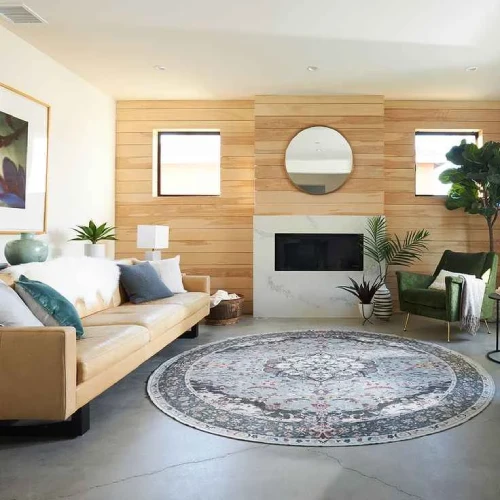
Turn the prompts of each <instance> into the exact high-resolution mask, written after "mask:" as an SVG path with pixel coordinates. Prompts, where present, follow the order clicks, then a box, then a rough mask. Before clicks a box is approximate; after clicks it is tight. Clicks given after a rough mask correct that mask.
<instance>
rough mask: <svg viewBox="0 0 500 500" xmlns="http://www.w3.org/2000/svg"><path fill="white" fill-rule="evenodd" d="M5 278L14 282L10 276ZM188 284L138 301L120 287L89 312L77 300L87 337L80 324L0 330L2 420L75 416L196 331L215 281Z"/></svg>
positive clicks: (193, 278) (194, 279)
mask: <svg viewBox="0 0 500 500" xmlns="http://www.w3.org/2000/svg"><path fill="white" fill-rule="evenodd" d="M135 262H138V261H135V260H131V261H130V263H135ZM0 278H1V279H3V280H4V281H6V282H7V283H8V284H11V285H12V284H13V280H12V277H10V276H9V275H8V274H7V275H6V274H1V275H0ZM183 283H184V287H185V289H186V290H187V293H183V294H176V295H174V296H173V297H170V298H168V299H161V300H157V301H154V302H147V303H144V304H139V305H134V304H131V303H127V302H125V301H124V297H123V296H122V295H121V293H120V290H119V289H118V288H117V290H116V292H115V294H114V296H113V299H112V300H111V302H110V303H109V304H103V303H100V304H99V305H97V306H95V307H93V309H92V310H90V311H89V310H88V309H86V308H85V306H84V305H83V304H82V303H77V304H75V307H76V308H77V310H78V312H79V314H80V317H81V318H82V323H83V326H84V330H85V335H84V337H83V338H82V339H80V340H76V335H75V331H74V328H67V327H40V328H38V327H35V328H6V327H2V328H0V421H4V420H26V419H29V420H33V419H36V420H51V421H63V420H65V419H68V418H69V417H70V416H71V415H73V414H75V412H77V410H79V409H81V408H84V407H85V406H86V405H87V404H88V403H89V401H91V400H92V399H94V398H95V397H96V396H98V395H99V394H101V393H102V392H103V391H105V390H106V389H108V388H109V387H111V386H112V385H113V384H115V383H116V382H117V381H119V380H120V379H121V378H123V377H124V376H125V375H127V374H128V373H130V372H131V371H132V370H134V369H135V368H137V367H138V366H139V365H140V364H141V363H143V362H144V361H145V360H147V359H149V358H150V357H151V356H153V355H154V354H155V353H157V352H158V351H160V350H161V349H163V348H164V347H165V346H166V345H167V344H169V343H170V342H172V341H173V340H175V339H176V338H177V337H179V336H181V335H182V334H184V333H185V332H188V331H189V330H190V329H191V331H192V332H193V333H194V334H195V335H196V334H197V327H198V323H199V322H200V321H201V320H202V319H203V318H204V317H205V316H206V315H207V314H208V313H209V304H210V299H209V296H210V279H209V277H208V276H184V277H183ZM195 335H191V336H195ZM187 336H190V335H189V333H188V334H187ZM85 430H86V429H85ZM85 430H83V432H85ZM83 432H79V434H81V433H83Z"/></svg>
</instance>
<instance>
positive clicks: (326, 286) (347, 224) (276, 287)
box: [253, 215, 376, 318]
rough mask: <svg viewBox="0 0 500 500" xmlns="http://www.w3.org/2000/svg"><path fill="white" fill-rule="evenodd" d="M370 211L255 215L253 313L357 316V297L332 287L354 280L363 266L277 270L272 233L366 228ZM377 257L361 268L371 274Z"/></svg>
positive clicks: (361, 231)
mask: <svg viewBox="0 0 500 500" xmlns="http://www.w3.org/2000/svg"><path fill="white" fill-rule="evenodd" d="M368 218H369V216H360V215H352V216H351V215H319V216H309V215H269V216H268V215H256V216H254V221H253V222H254V224H253V227H254V229H253V270H254V274H253V276H254V277H253V294H254V316H256V317H263V318H351V317H358V316H359V311H358V306H357V301H356V298H355V297H354V296H352V295H350V294H348V293H347V292H345V291H343V290H340V289H338V288H336V287H337V286H338V285H348V284H350V282H349V279H348V277H349V276H351V277H352V278H354V279H356V280H358V279H360V278H361V277H362V275H363V272H362V271H292V272H289V271H275V270H274V235H275V234H276V233H316V234H319V233H337V234H342V233H358V234H366V221H367V219H368ZM375 269H376V268H375V263H374V262H373V261H371V260H370V259H367V258H366V257H365V258H364V273H365V275H366V276H367V277H373V276H374V274H375V272H376V271H375Z"/></svg>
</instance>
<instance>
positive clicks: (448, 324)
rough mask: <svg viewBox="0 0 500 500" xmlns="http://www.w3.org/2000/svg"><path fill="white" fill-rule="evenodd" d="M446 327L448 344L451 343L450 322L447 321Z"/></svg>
mask: <svg viewBox="0 0 500 500" xmlns="http://www.w3.org/2000/svg"><path fill="white" fill-rule="evenodd" d="M446 325H447V326H448V342H449V341H450V322H449V321H447V322H446Z"/></svg>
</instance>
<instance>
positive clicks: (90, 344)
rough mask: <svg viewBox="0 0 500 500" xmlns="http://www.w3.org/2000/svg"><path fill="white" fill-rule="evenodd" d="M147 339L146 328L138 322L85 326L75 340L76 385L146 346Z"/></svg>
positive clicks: (148, 336) (148, 338)
mask: <svg viewBox="0 0 500 500" xmlns="http://www.w3.org/2000/svg"><path fill="white" fill-rule="evenodd" d="M149 340H150V335H149V331H148V329H147V328H145V327H143V326H138V325H109V326H106V325H103V326H87V327H85V335H84V337H83V338H82V339H80V340H78V342H77V343H76V367H77V368H76V377H77V384H81V383H82V382H85V381H86V380H89V379H91V378H92V377H95V376H96V375H99V374H100V373H102V372H104V371H106V370H107V369H108V368H110V367H111V366H113V365H115V364H116V363H118V362H119V361H121V360H122V359H124V358H126V357H127V356H129V355H130V354H132V353H134V352H135V351H137V350H139V349H140V348H141V347H143V346H145V345H146V344H147V343H148V342H149Z"/></svg>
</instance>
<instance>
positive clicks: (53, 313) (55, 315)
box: [15, 276, 83, 338]
mask: <svg viewBox="0 0 500 500" xmlns="http://www.w3.org/2000/svg"><path fill="white" fill-rule="evenodd" d="M15 290H16V292H17V294H18V295H19V296H20V297H21V299H23V301H24V303H25V304H26V305H27V306H28V308H29V309H30V310H31V312H32V313H33V314H34V315H35V316H36V317H37V318H38V320H39V321H41V323H42V324H43V325H44V326H73V327H74V328H75V330H76V337H77V338H80V337H82V335H83V325H82V322H81V320H80V317H79V316H78V312H77V310H76V309H75V306H74V305H73V304H72V303H71V302H70V301H69V300H68V299H66V297H63V296H62V295H61V294H60V293H59V292H58V291H56V290H54V289H53V288H52V287H51V286H49V285H46V284H45V283H42V282H41V281H34V280H30V279H28V278H26V276H20V277H19V280H18V281H16V284H15Z"/></svg>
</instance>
